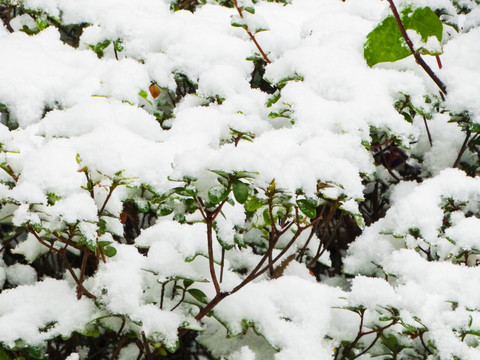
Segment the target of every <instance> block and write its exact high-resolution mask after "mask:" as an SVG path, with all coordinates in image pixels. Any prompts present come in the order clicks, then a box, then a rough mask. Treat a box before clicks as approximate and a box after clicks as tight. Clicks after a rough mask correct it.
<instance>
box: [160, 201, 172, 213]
mask: <svg viewBox="0 0 480 360" xmlns="http://www.w3.org/2000/svg"><path fill="white" fill-rule="evenodd" d="M173 205H174V203H173V201H171V200H167V201H165V202H162V203H161V204H160V205H158V209H157V216H167V215H170V214H171V213H172V212H173Z"/></svg>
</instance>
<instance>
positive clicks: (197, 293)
mask: <svg viewBox="0 0 480 360" xmlns="http://www.w3.org/2000/svg"><path fill="white" fill-rule="evenodd" d="M187 292H188V293H189V294H190V295H192V296H193V297H194V298H195V300H197V301H199V302H201V303H203V304H206V303H207V302H208V299H207V295H205V293H204V292H203V291H202V290H199V289H188V290H187Z"/></svg>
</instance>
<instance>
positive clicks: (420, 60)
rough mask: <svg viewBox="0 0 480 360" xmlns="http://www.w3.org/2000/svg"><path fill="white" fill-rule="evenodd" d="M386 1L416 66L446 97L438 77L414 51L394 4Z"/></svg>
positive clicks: (444, 88)
mask: <svg viewBox="0 0 480 360" xmlns="http://www.w3.org/2000/svg"><path fill="white" fill-rule="evenodd" d="M387 1H388V3H389V4H390V8H391V9H392V13H393V16H394V17H395V20H396V21H397V25H398V27H399V29H400V32H401V33H402V36H403V38H404V39H405V42H406V43H407V46H408V48H409V49H410V52H411V53H412V54H413V56H414V57H415V61H416V62H417V64H418V65H420V66H421V67H422V68H423V70H425V72H426V73H427V74H428V76H430V78H431V79H432V80H433V81H434V82H435V84H437V86H438V87H439V88H440V90H441V91H442V93H443V94H445V95H447V87H446V86H445V84H444V83H443V82H442V81H441V80H440V79H439V78H438V76H437V75H436V74H435V73H434V72H433V70H432V69H431V68H430V67H429V66H428V65H427V63H426V62H425V60H423V58H422V56H421V55H420V54H418V53H417V52H416V51H415V48H414V47H413V43H412V40H411V39H410V37H409V36H408V34H407V31H406V30H405V26H403V23H402V19H401V18H400V15H399V14H398V11H397V7H396V6H395V3H394V2H393V0H387Z"/></svg>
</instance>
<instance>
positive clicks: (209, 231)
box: [205, 210, 220, 294]
mask: <svg viewBox="0 0 480 360" xmlns="http://www.w3.org/2000/svg"><path fill="white" fill-rule="evenodd" d="M205 212H206V216H207V219H206V221H207V246H208V263H209V268H210V276H211V277H212V282H213V286H214V287H215V291H216V293H217V294H218V293H220V285H219V284H218V280H217V274H216V273H215V262H214V259H213V231H212V230H213V229H212V228H213V213H212V212H210V211H208V210H205Z"/></svg>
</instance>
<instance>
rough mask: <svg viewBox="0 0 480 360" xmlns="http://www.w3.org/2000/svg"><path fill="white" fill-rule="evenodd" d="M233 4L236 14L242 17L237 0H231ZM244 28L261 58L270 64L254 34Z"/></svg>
mask: <svg viewBox="0 0 480 360" xmlns="http://www.w3.org/2000/svg"><path fill="white" fill-rule="evenodd" d="M233 5H235V8H236V9H237V12H238V15H240V17H241V18H242V19H243V11H242V9H240V7H239V6H238V3H237V0H233ZM244 29H245V31H246V32H247V34H248V36H249V37H250V39H252V41H253V43H254V44H255V46H256V47H257V49H258V51H260V54H261V55H262V57H263V59H264V60H265V61H266V62H267V64H271V63H272V62H271V61H270V59H269V58H268V56H267V54H266V53H265V51H263V49H262V47H261V46H260V44H259V43H258V41H257V39H255V35H253V34H252V32H251V31H250V30H248V28H246V27H245V28H244Z"/></svg>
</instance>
